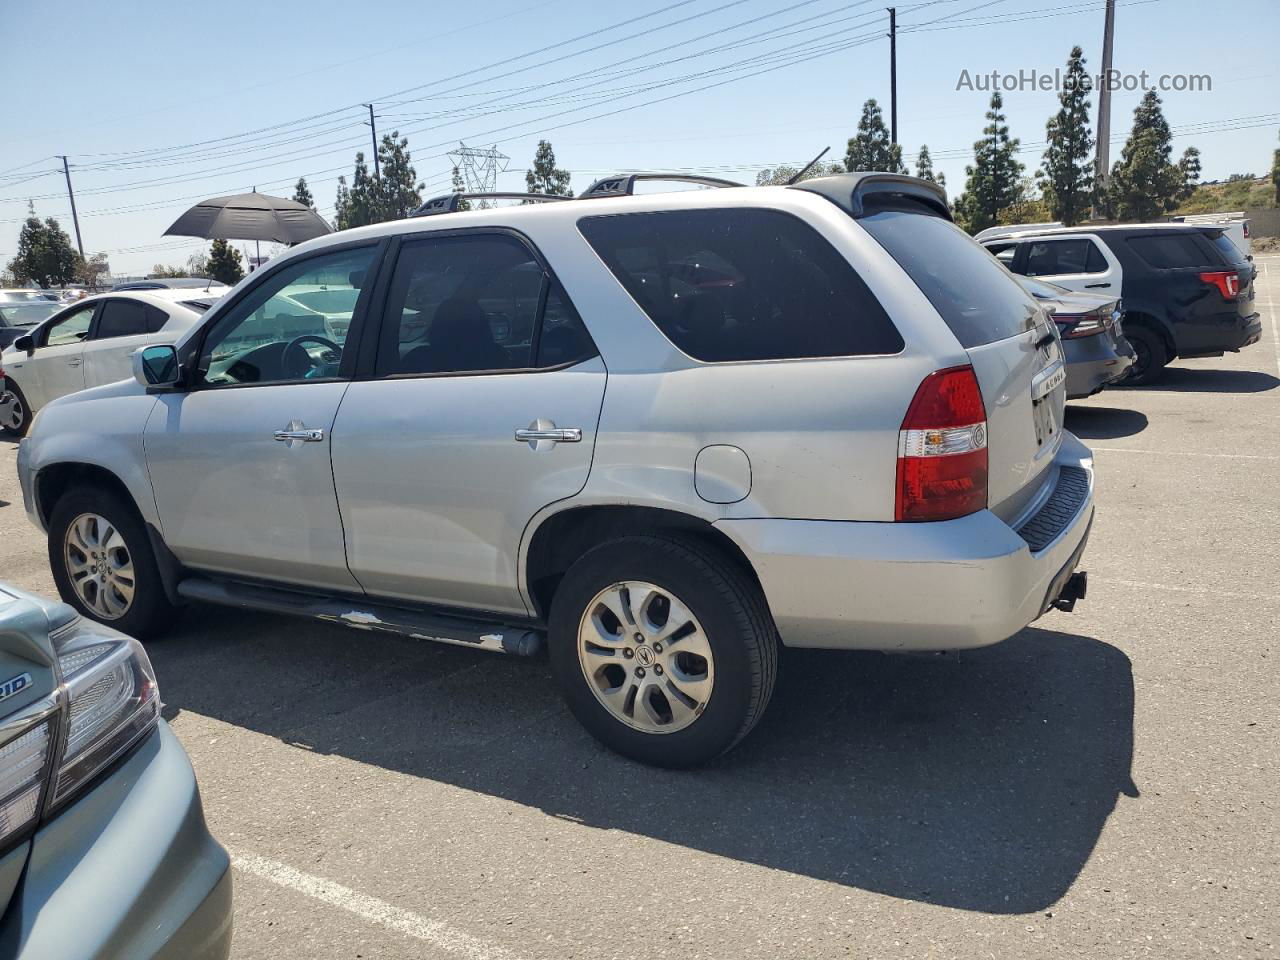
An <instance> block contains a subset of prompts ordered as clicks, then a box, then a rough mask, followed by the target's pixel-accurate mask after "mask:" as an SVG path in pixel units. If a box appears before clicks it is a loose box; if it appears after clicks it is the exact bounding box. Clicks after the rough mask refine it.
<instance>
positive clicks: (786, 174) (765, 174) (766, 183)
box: [756, 160, 844, 187]
mask: <svg viewBox="0 0 1280 960" xmlns="http://www.w3.org/2000/svg"><path fill="white" fill-rule="evenodd" d="M800 169H801V168H800V167H792V166H789V165H787V164H785V163H784V164H783V165H782V166H780V167H766V168H765V169H764V170H761V171H760V172H759V173H757V174H756V186H757V187H782V186H786V184H788V183H790V182H791V178H792V177H794V176H795V175H796V174H797V173H799V172H800ZM833 173H844V166H843V165H842V164H840V163H836V162H832V163H823V162H822V161H821V160H819V161H818V162H817V163H815V164H814V165H813V166H812V167H810V168H809V172H808V173H806V174H805V175H804V176H803V177H801V178H800V179H801V180H812V179H813V178H814V177H829V176H831V175H832V174H833Z"/></svg>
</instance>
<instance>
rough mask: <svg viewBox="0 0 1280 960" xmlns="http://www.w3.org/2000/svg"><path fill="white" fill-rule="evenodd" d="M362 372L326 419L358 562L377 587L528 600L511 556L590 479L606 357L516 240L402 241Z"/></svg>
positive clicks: (499, 602) (490, 605) (453, 599)
mask: <svg viewBox="0 0 1280 960" xmlns="http://www.w3.org/2000/svg"><path fill="white" fill-rule="evenodd" d="M370 373H371V374H372V376H371V378H368V379H365V378H361V379H359V380H357V381H356V382H355V383H353V384H352V385H351V387H350V389H349V390H348V391H347V395H346V397H345V398H344V399H343V401H342V407H341V409H340V410H339V411H338V419H337V422H336V423H335V425H334V440H333V473H334V482H335V485H336V487H337V491H338V501H339V504H340V505H341V508H342V519H343V525H344V528H345V530H346V536H347V558H348V563H349V564H350V567H351V570H352V572H353V573H354V574H355V576H356V577H357V578H358V579H359V581H360V583H361V585H362V586H363V587H364V588H365V590H366V591H367V592H369V593H370V594H373V595H377V596H383V597H390V598H398V599H405V600H412V601H416V602H428V603H438V604H445V605H449V606H460V607H473V608H477V609H484V610H494V611H504V612H510V613H517V614H524V613H525V612H526V609H525V605H524V603H523V601H522V600H521V599H520V592H519V587H518V576H517V563H516V558H517V555H518V551H519V544H520V536H521V534H522V532H523V531H524V529H525V527H526V525H527V524H528V522H529V520H530V519H531V518H532V517H533V515H534V514H535V513H537V512H538V510H540V509H541V508H542V507H544V506H545V505H547V504H548V503H551V502H553V501H555V500H561V499H564V498H566V497H571V496H573V495H574V494H576V493H577V492H578V491H579V490H581V489H582V487H583V486H584V485H585V484H586V482H587V474H588V472H589V471H590V468H591V453H592V448H593V445H594V442H595V434H596V426H597V423H598V421H599V418H600V405H601V402H602V400H603V398H604V389H605V377H606V373H605V367H604V363H603V361H602V360H601V359H600V357H599V355H598V354H597V352H596V349H595V346H594V344H593V343H592V342H591V339H590V337H589V336H588V334H587V332H586V330H585V328H584V327H583V326H582V322H581V320H580V319H579V318H578V316H577V314H576V313H575V312H574V310H573V307H572V305H571V304H570V303H569V301H568V299H567V297H566V296H565V295H564V293H563V291H562V290H561V289H560V287H559V285H558V283H557V282H556V281H555V279H554V277H553V276H552V275H551V274H550V272H549V271H548V270H546V269H545V268H544V267H543V265H542V264H541V262H540V261H539V260H538V259H537V258H536V257H535V255H534V253H533V251H532V250H531V249H530V248H529V247H528V246H527V245H526V244H525V243H524V242H523V241H521V240H518V239H516V238H515V237H513V236H510V235H507V234H493V233H468V234H462V235H454V236H449V237H441V238H436V239H431V238H424V239H418V240H413V241H409V242H406V243H404V244H403V245H402V246H401V247H400V249H399V255H398V258H397V261H396V266H395V270H394V272H393V273H392V275H391V280H390V284H389V286H388V290H387V296H386V307H385V310H384V312H383V319H382V326H381V330H380V332H379V338H378V351H377V359H376V363H375V366H374V368H373V369H372V370H371V371H370Z"/></svg>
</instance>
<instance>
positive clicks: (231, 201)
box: [164, 193, 333, 243]
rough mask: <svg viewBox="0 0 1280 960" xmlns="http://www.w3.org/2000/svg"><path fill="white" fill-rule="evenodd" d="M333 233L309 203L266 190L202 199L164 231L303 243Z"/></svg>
mask: <svg viewBox="0 0 1280 960" xmlns="http://www.w3.org/2000/svg"><path fill="white" fill-rule="evenodd" d="M332 232H333V228H332V227H331V226H329V224H327V223H325V222H324V220H323V219H322V218H321V217H320V215H319V214H318V213H316V212H315V211H314V210H312V209H311V208H310V207H308V206H307V205H306V204H302V203H298V202H297V201H296V200H286V199H284V198H283V197H269V196H267V195H266V194H264V193H242V194H239V195H238V196H234V197H214V198H213V199H211V200H201V201H200V202H199V203H197V204H196V205H195V206H194V207H192V208H191V209H190V210H188V211H187V212H186V213H184V214H183V215H182V216H180V217H179V218H178V219H177V220H175V221H174V222H173V226H171V227H170V228H169V229H168V230H166V231H165V232H164V233H165V236H168V235H171V234H172V235H173V236H177V237H203V238H204V239H206V240H268V241H274V242H276V243H301V242H302V241H303V240H310V239H311V238H312V237H320V236H324V234H326V233H332Z"/></svg>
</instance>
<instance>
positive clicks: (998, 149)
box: [956, 93, 1025, 233]
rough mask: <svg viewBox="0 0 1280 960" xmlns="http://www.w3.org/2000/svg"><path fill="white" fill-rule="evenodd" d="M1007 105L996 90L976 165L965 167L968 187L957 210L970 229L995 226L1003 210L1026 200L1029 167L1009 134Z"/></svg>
mask: <svg viewBox="0 0 1280 960" xmlns="http://www.w3.org/2000/svg"><path fill="white" fill-rule="evenodd" d="M1003 107H1004V100H1003V99H1002V98H1001V96H1000V94H999V93H993V94H992V95H991V107H990V109H988V110H987V126H986V127H985V128H984V129H983V131H982V139H981V140H979V141H978V142H977V143H975V144H974V145H973V165H972V166H966V167H965V168H964V172H965V178H966V179H965V191H964V193H963V194H962V195H961V196H960V197H958V198H957V199H956V212H957V216H958V218H959V219H960V220H961V221H962V223H963V224H964V227H965V229H966V230H968V231H969V232H970V233H977V232H978V231H979V230H985V229H986V228H987V227H990V226H994V225H995V224H996V223H997V222H998V221H999V219H1000V212H1001V211H1002V210H1004V209H1006V208H1007V207H1011V206H1013V205H1014V204H1016V203H1021V202H1022V200H1023V196H1024V186H1023V183H1022V179H1021V178H1022V171H1023V170H1024V169H1025V167H1024V165H1023V164H1022V163H1020V162H1019V161H1018V156H1017V155H1018V141H1017V140H1016V139H1013V138H1011V137H1010V136H1009V127H1008V125H1007V124H1006V123H1005V117H1004V114H1003V113H1002V112H1001V110H1002V109H1003Z"/></svg>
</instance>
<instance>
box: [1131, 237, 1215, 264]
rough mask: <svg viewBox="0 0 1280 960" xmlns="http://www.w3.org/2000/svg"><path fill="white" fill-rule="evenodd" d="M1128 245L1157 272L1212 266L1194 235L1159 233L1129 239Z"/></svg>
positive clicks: (1210, 260) (1208, 256)
mask: <svg viewBox="0 0 1280 960" xmlns="http://www.w3.org/2000/svg"><path fill="white" fill-rule="evenodd" d="M1228 242H1230V241H1228ZM1128 243H1129V248H1130V249H1131V250H1133V252H1134V253H1136V254H1137V255H1138V256H1140V257H1141V258H1142V259H1143V260H1145V261H1146V262H1147V264H1148V265H1149V266H1152V267H1155V268H1156V269H1157V270H1172V269H1176V268H1178V267H1203V266H1209V265H1214V264H1213V260H1212V258H1211V256H1210V254H1209V252H1208V251H1207V250H1203V249H1201V247H1200V244H1198V243H1197V242H1196V237H1195V235H1193V234H1190V233H1159V234H1150V235H1148V236H1145V237H1130V238H1129V241H1128Z"/></svg>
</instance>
